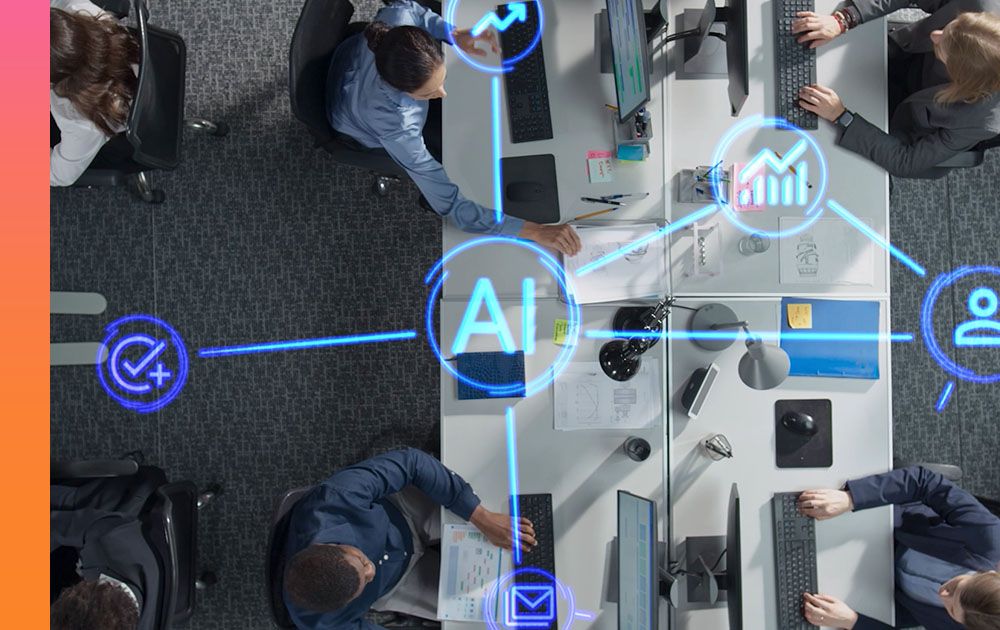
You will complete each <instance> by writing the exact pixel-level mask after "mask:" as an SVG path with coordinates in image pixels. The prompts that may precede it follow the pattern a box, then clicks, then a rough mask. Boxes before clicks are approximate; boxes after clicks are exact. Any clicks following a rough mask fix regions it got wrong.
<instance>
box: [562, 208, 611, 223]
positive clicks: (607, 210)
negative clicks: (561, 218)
mask: <svg viewBox="0 0 1000 630" xmlns="http://www.w3.org/2000/svg"><path fill="white" fill-rule="evenodd" d="M617 209H618V208H617V207H615V208H608V209H606V210H598V211H597V212H588V213H587V214H581V215H580V216H578V217H573V220H574V221H579V220H580V219H589V218H590V217H596V216H598V215H602V214H607V213H609V212H614V211H615V210H617Z"/></svg>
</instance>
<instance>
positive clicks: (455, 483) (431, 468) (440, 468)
mask: <svg viewBox="0 0 1000 630" xmlns="http://www.w3.org/2000/svg"><path fill="white" fill-rule="evenodd" d="M322 485H323V486H325V487H327V488H329V489H331V490H334V491H336V492H337V494H338V495H339V496H340V497H341V498H342V499H343V500H346V501H348V502H349V503H351V504H353V505H355V506H357V507H359V508H362V509H367V508H368V507H369V506H371V505H372V504H373V503H375V502H376V501H378V500H379V499H382V498H384V497H387V496H388V495H390V494H394V493H396V492H399V491H400V490H402V489H403V488H404V487H406V486H408V485H412V486H415V487H416V488H418V489H419V490H421V491H422V492H423V493H424V494H426V495H427V496H428V497H429V498H430V499H431V500H432V501H434V502H435V503H438V504H439V505H442V506H444V507H445V508H447V509H449V510H451V511H452V512H454V513H455V514H456V515H458V516H460V517H461V518H463V519H465V520H469V518H470V517H471V516H472V512H473V511H474V510H475V509H476V507H477V506H478V505H479V497H478V496H476V493H475V492H473V490H472V486H470V485H469V484H468V483H466V481H465V480H464V479H462V478H461V477H460V476H459V475H458V474H456V473H454V472H452V471H450V470H448V469H447V468H446V467H445V465H444V464H442V463H441V462H440V461H438V460H437V459H436V458H434V457H431V456H430V455H428V454H427V453H424V452H423V451H420V450H417V449H414V448H406V449H401V450H397V451H390V452H388V453H385V454H382V455H377V456H375V457H372V458H370V459H366V460H365V461H363V462H360V463H358V464H355V465H353V466H348V467H347V468H344V469H343V470H340V471H337V472H336V473H334V474H333V475H332V476H331V477H330V478H329V479H327V480H326V481H325V482H323V484H322Z"/></svg>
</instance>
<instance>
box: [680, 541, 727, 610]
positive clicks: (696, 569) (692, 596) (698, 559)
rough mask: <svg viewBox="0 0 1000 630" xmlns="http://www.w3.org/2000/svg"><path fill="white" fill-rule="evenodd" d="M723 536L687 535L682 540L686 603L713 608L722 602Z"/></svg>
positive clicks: (724, 582) (724, 547)
mask: <svg viewBox="0 0 1000 630" xmlns="http://www.w3.org/2000/svg"><path fill="white" fill-rule="evenodd" d="M725 551H726V537H725V536H688V537H687V538H686V539H685V540H684V557H685V559H686V564H687V567H686V574H687V580H686V581H687V601H688V602H689V603H692V604H708V605H709V606H715V605H719V604H724V603H725V601H726V590H725V588H726V586H727V584H726V582H727V580H726V577H725V576H726V567H727V564H726V559H725V558H721V559H720V556H721V555H722V554H723V553H725Z"/></svg>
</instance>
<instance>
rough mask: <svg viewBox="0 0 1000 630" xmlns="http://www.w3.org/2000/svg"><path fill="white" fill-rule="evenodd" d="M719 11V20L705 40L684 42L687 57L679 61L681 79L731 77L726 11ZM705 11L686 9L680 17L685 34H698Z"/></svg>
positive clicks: (712, 26) (688, 38)
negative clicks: (727, 52) (727, 56)
mask: <svg viewBox="0 0 1000 630" xmlns="http://www.w3.org/2000/svg"><path fill="white" fill-rule="evenodd" d="M727 10H728V9H725V8H719V9H716V10H715V21H714V22H713V23H712V25H711V26H710V27H709V29H708V36H707V37H705V39H700V38H698V37H694V36H691V37H687V38H685V39H684V58H683V59H682V60H677V63H676V67H677V78H678V79H718V78H720V77H722V78H725V77H727V76H729V65H728V62H727V60H726V12H727ZM701 17H702V10H701V9H686V10H685V11H684V13H682V14H681V16H680V25H679V26H680V28H683V29H685V30H684V31H681V32H682V33H683V32H692V31H695V32H696V31H697V29H698V24H699V22H700V21H701Z"/></svg>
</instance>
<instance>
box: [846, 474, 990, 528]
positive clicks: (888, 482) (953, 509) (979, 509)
mask: <svg viewBox="0 0 1000 630" xmlns="http://www.w3.org/2000/svg"><path fill="white" fill-rule="evenodd" d="M846 487H847V490H848V491H849V492H850V493H851V496H852V497H853V499H854V510H855V511H859V510H867V509H869V508H873V507H880V506H883V505H902V504H906V503H915V502H920V503H923V504H924V505H926V506H927V507H929V508H931V509H932V510H934V512H935V513H937V514H938V516H940V517H941V518H943V519H944V521H945V522H946V523H947V524H948V525H952V526H955V527H961V526H973V527H975V526H982V525H989V526H996V525H997V524H998V521H997V517H995V516H993V515H992V514H990V513H989V511H987V509H986V508H985V507H983V505H982V504H981V503H980V502H979V501H978V500H977V499H976V497H974V496H972V495H971V494H970V493H968V492H966V491H965V490H963V489H962V488H959V487H958V486H956V485H955V484H954V483H952V482H951V481H949V480H948V479H945V478H944V477H943V476H942V475H939V474H938V473H935V472H932V471H930V470H928V469H926V468H924V467H922V466H910V467H908V468H900V469H898V470H893V471H890V472H887V473H882V474H880V475H871V476H868V477H862V478H861V479H854V480H852V481H848V482H847V484H846Z"/></svg>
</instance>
